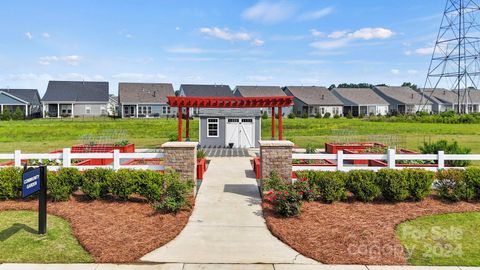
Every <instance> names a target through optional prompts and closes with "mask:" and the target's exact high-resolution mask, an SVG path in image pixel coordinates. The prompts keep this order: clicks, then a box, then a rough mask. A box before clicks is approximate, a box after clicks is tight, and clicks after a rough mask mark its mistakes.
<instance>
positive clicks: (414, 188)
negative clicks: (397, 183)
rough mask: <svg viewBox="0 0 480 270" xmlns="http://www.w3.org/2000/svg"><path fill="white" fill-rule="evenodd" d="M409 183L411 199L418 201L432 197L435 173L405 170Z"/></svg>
mask: <svg viewBox="0 0 480 270" xmlns="http://www.w3.org/2000/svg"><path fill="white" fill-rule="evenodd" d="M402 172H403V174H404V175H405V177H406V179H407V182H408V193H409V195H410V197H411V198H413V199H414V200H416V201H419V200H422V199H423V198H425V197H427V196H428V195H430V192H431V189H432V184H433V181H434V180H435V173H434V172H430V171H426V170H422V169H404V170H403V171H402Z"/></svg>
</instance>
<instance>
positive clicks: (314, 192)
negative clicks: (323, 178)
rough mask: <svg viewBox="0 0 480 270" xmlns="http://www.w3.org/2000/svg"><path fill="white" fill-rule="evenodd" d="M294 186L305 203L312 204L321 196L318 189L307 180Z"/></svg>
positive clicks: (298, 181)
mask: <svg viewBox="0 0 480 270" xmlns="http://www.w3.org/2000/svg"><path fill="white" fill-rule="evenodd" d="M297 177H298V175H297ZM292 186H293V190H294V191H296V192H297V194H298V195H300V196H301V197H302V199H303V200H305V201H308V202H312V201H315V200H317V199H319V196H320V194H319V192H318V189H317V187H315V186H311V185H310V182H309V181H308V180H306V179H300V180H297V181H295V183H293V185H292Z"/></svg>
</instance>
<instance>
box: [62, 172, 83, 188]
mask: <svg viewBox="0 0 480 270" xmlns="http://www.w3.org/2000/svg"><path fill="white" fill-rule="evenodd" d="M57 177H58V178H60V179H61V180H62V181H63V182H65V183H66V184H67V185H68V186H69V187H70V192H74V191H76V190H77V189H78V188H79V187H80V186H81V185H82V183H83V175H82V174H81V173H80V171H79V170H78V169H76V168H61V169H60V170H58V173H57Z"/></svg>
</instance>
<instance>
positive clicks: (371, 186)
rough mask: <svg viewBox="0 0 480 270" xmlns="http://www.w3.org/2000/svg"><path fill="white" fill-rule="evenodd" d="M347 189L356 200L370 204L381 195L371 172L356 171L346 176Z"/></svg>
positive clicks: (373, 173)
mask: <svg viewBox="0 0 480 270" xmlns="http://www.w3.org/2000/svg"><path fill="white" fill-rule="evenodd" d="M347 189H348V190H349V191H350V192H352V194H353V195H354V196H355V198H357V199H358V200H360V201H362V202H371V201H373V200H374V199H376V198H377V197H378V196H380V194H381V193H382V192H381V190H380V187H379V186H378V185H377V182H376V174H375V172H373V171H366V170H356V171H351V172H349V173H348V174H347Z"/></svg>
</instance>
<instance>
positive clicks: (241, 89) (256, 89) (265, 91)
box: [233, 85, 286, 97]
mask: <svg viewBox="0 0 480 270" xmlns="http://www.w3.org/2000/svg"><path fill="white" fill-rule="evenodd" d="M237 91H238V93H239V94H240V96H242V97H281V96H286V94H285V92H283V90H282V88H281V87H280V86H249V85H238V86H237V87H235V90H234V91H233V92H234V93H235V92H237Z"/></svg>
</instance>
